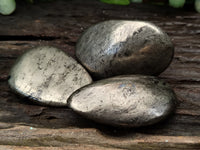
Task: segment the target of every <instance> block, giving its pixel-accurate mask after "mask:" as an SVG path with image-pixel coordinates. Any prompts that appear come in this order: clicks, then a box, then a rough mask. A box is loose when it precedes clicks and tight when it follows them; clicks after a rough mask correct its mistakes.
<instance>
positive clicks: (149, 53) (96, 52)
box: [76, 20, 174, 78]
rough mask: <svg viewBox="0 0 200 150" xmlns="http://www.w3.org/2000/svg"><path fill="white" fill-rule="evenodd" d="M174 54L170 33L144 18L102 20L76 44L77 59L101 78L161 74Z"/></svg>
mask: <svg viewBox="0 0 200 150" xmlns="http://www.w3.org/2000/svg"><path fill="white" fill-rule="evenodd" d="M173 54H174V47H173V44H172V42H171V40H170V38H169V37H168V35H167V34H166V33H164V32H163V31H162V30H161V29H160V28H159V27H156V26H155V25H153V24H151V23H148V22H142V21H123V20H118V21H117V20H111V21H105V22H101V23H99V24H96V25H94V26H92V27H90V28H89V29H88V30H87V31H86V32H84V33H83V35H82V36H81V38H80V39H79V41H78V43H77V46H76V56H77V58H78V59H79V61H80V62H81V63H82V64H83V66H85V68H87V70H88V71H89V72H90V73H91V74H92V75H93V76H95V77H97V78H106V77H111V76H114V75H123V74H145V75H158V74H160V73H161V72H162V71H164V70H165V69H166V68H167V67H168V65H169V64H170V62H171V60H172V58H173Z"/></svg>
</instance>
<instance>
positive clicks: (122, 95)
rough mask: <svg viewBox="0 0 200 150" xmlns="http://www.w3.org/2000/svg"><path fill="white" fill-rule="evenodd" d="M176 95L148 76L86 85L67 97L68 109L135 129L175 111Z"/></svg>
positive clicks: (159, 119) (98, 120)
mask: <svg viewBox="0 0 200 150" xmlns="http://www.w3.org/2000/svg"><path fill="white" fill-rule="evenodd" d="M175 100H176V97H175V94H174V92H173V90H172V89H171V88H170V87H169V86H168V85H167V84H166V83H165V82H163V81H162V80H159V79H157V78H156V77H151V76H139V75H132V76H119V77H114V78H110V79H104V80H101V81H98V82H96V83H94V84H90V85H87V86H85V87H83V88H81V89H79V90H77V91H76V92H75V93H73V94H72V96H71V97H70V98H69V100H68V102H69V107H71V108H72V109H73V110H74V111H76V112H77V113H79V114H81V115H83V116H85V117H87V118H89V119H92V120H94V121H97V122H101V123H104V124H109V125H113V126H128V127H138V126H146V125H151V124H154V123H156V122H159V121H161V120H163V119H165V118H166V117H167V116H168V115H169V114H170V113H172V112H173V110H174V108H175Z"/></svg>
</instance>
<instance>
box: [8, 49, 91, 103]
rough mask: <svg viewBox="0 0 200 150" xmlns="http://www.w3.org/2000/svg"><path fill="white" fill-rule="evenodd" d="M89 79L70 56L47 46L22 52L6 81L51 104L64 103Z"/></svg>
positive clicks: (16, 89)
mask: <svg viewBox="0 0 200 150" xmlns="http://www.w3.org/2000/svg"><path fill="white" fill-rule="evenodd" d="M91 82H92V79H91V77H90V75H89V74H88V73H87V72H86V70H85V69H84V68H83V67H82V66H81V65H79V64H78V63H77V62H76V61H75V60H74V59H73V58H72V57H70V56H68V55H67V54H65V53H64V52H63V51H61V50H59V49H57V48H54V47H49V46H41V47H37V48H33V49H31V50H29V51H27V52H26V53H25V54H23V55H22V56H21V57H20V58H19V59H18V60H17V62H16V64H15V65H14V66H13V68H12V69H11V72H10V79H9V85H10V87H11V88H12V89H13V90H14V91H16V92H17V93H19V94H21V95H23V96H26V97H29V98H30V99H32V100H34V101H36V102H40V103H43V104H47V105H52V106H66V105H67V99H68V97H69V96H70V95H71V94H72V93H73V92H74V91H76V90H77V89H79V88H80V87H82V86H84V85H87V84H89V83H91Z"/></svg>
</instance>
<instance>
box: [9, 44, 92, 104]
mask: <svg viewBox="0 0 200 150" xmlns="http://www.w3.org/2000/svg"><path fill="white" fill-rule="evenodd" d="M39 48H54V49H56V50H58V51H61V52H63V53H64V54H65V55H67V56H68V57H70V58H72V59H73V60H74V61H75V62H76V63H77V64H78V65H80V67H82V68H83V69H84V70H85V72H86V73H87V74H88V77H89V78H90V82H91V83H89V84H92V83H93V79H92V77H91V76H90V74H89V73H88V71H87V70H86V69H85V68H84V67H83V66H82V64H80V63H79V62H78V61H77V60H76V59H74V58H73V57H71V56H70V55H69V54H67V53H66V52H64V51H63V50H61V49H59V48H57V47H54V46H49V45H40V46H36V47H33V48H29V49H26V50H25V52H24V53H22V54H21V55H20V56H19V57H18V58H17V59H16V61H15V62H14V64H13V66H12V67H11V69H10V72H9V76H8V80H7V82H8V85H9V88H10V89H11V91H12V92H13V93H15V94H16V95H19V96H20V97H22V98H27V99H28V100H30V101H31V102H32V103H34V104H38V105H41V106H50V107H67V106H68V99H66V103H65V104H64V103H62V104H60V103H57V102H49V103H48V104H47V103H44V102H42V101H41V100H39V99H36V98H34V97H32V96H29V95H27V94H26V93H24V92H22V91H19V90H18V89H16V88H14V87H13V86H12V84H10V79H11V74H12V72H13V69H14V67H15V66H16V64H17V63H18V62H19V61H20V59H21V58H22V57H24V55H26V54H27V53H29V52H30V51H32V50H34V49H39ZM85 86H87V85H85ZM83 87H84V86H83ZM81 88H82V87H81ZM77 90H78V89H77ZM75 91H76V90H75ZM75 91H74V92H75ZM72 94H73V93H72ZM72 94H71V95H72ZM71 95H70V96H71ZM70 96H69V97H70Z"/></svg>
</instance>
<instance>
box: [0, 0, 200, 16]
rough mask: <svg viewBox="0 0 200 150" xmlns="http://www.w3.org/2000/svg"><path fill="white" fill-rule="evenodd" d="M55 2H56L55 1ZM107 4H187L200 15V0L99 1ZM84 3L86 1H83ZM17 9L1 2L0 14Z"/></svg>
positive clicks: (7, 1) (12, 1) (30, 0)
mask: <svg viewBox="0 0 200 150" xmlns="http://www.w3.org/2000/svg"><path fill="white" fill-rule="evenodd" d="M24 1H26V2H27V3H30V4H33V3H34V2H39V1H40V2H41V1H42V2H50V1H53V0H24ZM54 1H55V0H54ZM99 1H101V2H103V3H107V4H115V5H129V4H130V3H131V2H132V3H142V2H144V3H152V4H157V5H165V4H168V5H169V6H171V7H174V8H181V7H184V5H185V4H190V6H192V5H193V7H194V8H195V9H196V11H197V12H199V13H200V0H99ZM83 2H84V1H83ZM15 8H16V4H15V0H0V13H1V14H3V15H10V14H11V13H13V12H14V10H15Z"/></svg>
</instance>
